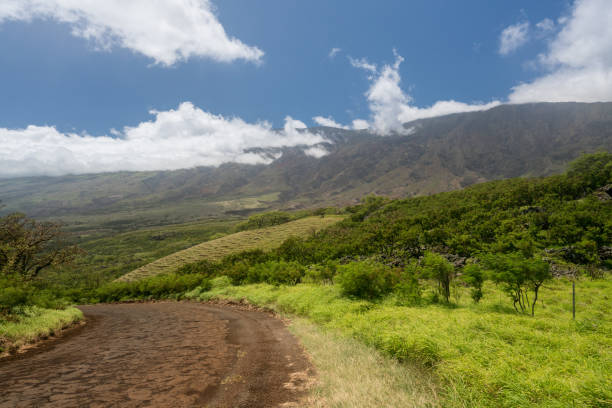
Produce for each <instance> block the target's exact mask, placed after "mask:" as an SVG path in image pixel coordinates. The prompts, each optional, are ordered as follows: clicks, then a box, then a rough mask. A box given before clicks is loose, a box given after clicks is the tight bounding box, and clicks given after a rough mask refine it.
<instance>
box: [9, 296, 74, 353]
mask: <svg viewBox="0 0 612 408" xmlns="http://www.w3.org/2000/svg"><path fill="white" fill-rule="evenodd" d="M81 319H83V313H82V312H81V311H80V310H79V309H77V308H76V307H68V308H66V309H63V310H56V309H42V308H39V307H36V306H30V307H26V308H24V309H22V310H21V311H20V313H18V314H15V315H12V316H11V320H0V355H1V354H3V353H5V352H7V351H10V350H14V349H18V348H20V347H22V346H24V345H26V344H30V343H34V342H36V341H38V340H40V339H43V338H46V337H49V336H52V335H53V334H55V333H57V332H59V331H60V330H62V329H64V328H66V327H68V326H70V325H71V324H73V323H76V322H78V321H80V320H81Z"/></svg>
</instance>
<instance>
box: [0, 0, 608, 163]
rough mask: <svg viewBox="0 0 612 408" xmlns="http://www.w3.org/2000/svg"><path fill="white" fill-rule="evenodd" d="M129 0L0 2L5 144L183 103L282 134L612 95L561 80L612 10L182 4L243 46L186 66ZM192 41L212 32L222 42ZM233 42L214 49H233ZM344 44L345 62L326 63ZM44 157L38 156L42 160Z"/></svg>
mask: <svg viewBox="0 0 612 408" xmlns="http://www.w3.org/2000/svg"><path fill="white" fill-rule="evenodd" d="M130 1H132V2H133V5H134V7H133V8H132V9H130V10H127V9H126V10H119V11H117V10H111V8H113V7H115V8H117V7H119V8H120V7H121V2H118V1H115V0H113V1H110V0H109V1H105V2H103V1H102V0H97V1H96V0H90V1H87V2H83V3H82V4H85V3H87V4H89V3H91V4H96V3H97V4H98V5H97V6H91V7H90V9H87V7H89V6H74V4H76V3H75V2H74V1H71V0H50V2H55V3H57V5H59V6H58V9H60V11H59V12H58V11H53V12H51V11H49V10H47V9H45V7H44V6H41V5H40V4H42V3H44V2H42V3H41V2H40V1H38V0H7V3H6V5H5V6H1V5H0V93H1V97H0V129H5V131H7V132H8V131H13V133H12V134H11V136H7V137H12V138H13V139H14V138H15V137H17V136H16V135H18V134H17V133H15V132H16V131H18V130H22V129H25V128H26V127H28V126H30V125H37V126H40V127H49V128H51V127H53V128H54V129H56V130H57V132H59V133H60V134H61V135H62V136H64V135H65V134H68V133H75V134H85V133H86V134H88V135H94V136H103V135H108V136H112V135H113V134H114V135H115V136H117V137H119V138H121V137H126V136H127V132H126V131H125V130H124V129H125V127H126V126H128V127H138V126H139V125H140V124H142V123H145V122H150V121H156V117H155V116H154V115H152V114H151V113H150V112H149V111H151V110H155V111H160V112H165V111H170V110H177V109H178V107H179V106H180V104H181V103H183V102H187V101H188V102H191V103H192V104H193V106H194V109H196V110H201V111H203V112H207V113H210V114H214V115H223V117H224V118H226V119H228V118H233V117H237V118H240V119H241V120H243V121H244V122H245V123H247V124H256V123H257V122H258V121H264V120H265V121H268V122H269V123H268V124H269V126H270V127H274V128H282V127H283V126H286V125H287V123H288V122H287V121H286V120H285V119H286V117H287V116H290V117H291V118H293V119H297V120H299V121H301V122H297V121H296V122H294V125H295V126H294V127H297V128H299V127H301V125H302V122H303V123H304V124H306V125H307V126H313V125H315V124H316V123H315V122H314V121H313V117H316V116H324V117H329V118H333V120H334V121H335V122H337V123H338V124H343V125H342V126H346V127H351V126H353V125H352V123H353V121H354V120H361V121H362V126H361V127H366V125H365V124H364V123H366V122H367V124H368V127H370V128H372V129H375V130H376V129H378V130H380V132H381V133H382V132H388V131H393V129H397V124H396V123H395V122H397V123H400V122H405V121H407V120H408V119H413V118H416V117H423V116H431V115H435V114H438V112H441V113H449V112H450V111H454V110H457V111H461V110H468V108H465V107H461V108H456V106H455V105H452V106H450V107H448V109H442V110H434V111H431V110H429V111H421V110H419V108H425V109H427V108H428V107H431V106H432V105H434V104H435V103H436V102H438V101H458V102H462V103H465V104H467V105H472V104H476V105H479V104H487V103H490V102H495V103H505V102H508V101H511V102H530V101H539V100H542V101H546V100H551V101H557V100H582V101H594V100H609V98H608V97H612V92H610V91H609V89H612V86H611V87H610V88H608V85H609V84H608V83H607V82H606V83H605V84H604V87H603V88H604V89H603V90H601V86H599V87H598V89H596V90H593V91H588V90H585V91H583V92H582V91H581V92H582V93H581V92H577V91H576V92H575V91H574V90H573V88H572V89H569V90H567V91H565V90H559V89H558V88H559V86H558V85H557V83H556V82H554V81H556V80H557V78H558V77H560V76H564V75H573V76H574V77H577V76H579V75H583V76H585V75H591V74H590V71H588V72H587V71H585V69H587V68H588V69H595V68H594V67H591V66H588V67H586V68H585V63H584V62H581V61H582V60H586V59H588V60H589V61H590V60H592V59H593V58H592V56H588V55H587V56H581V55H578V56H576V55H577V52H575V51H572V50H574V49H575V48H576V43H577V42H579V41H580V40H581V38H583V37H584V36H587V35H592V34H588V33H587V34H585V32H586V31H587V30H586V29H584V28H581V27H593V25H594V24H595V27H597V24H598V22H597V21H589V19H591V20H593V19H597V18H598V17H597V16H598V15H602V16H603V17H601V18H602V19H603V23H602V22H599V24H600V25H605V24H606V22H607V23H609V21H610V20H609V19H607V20H606V18H607V17H608V16H611V15H612V14H611V9H612V7H610V2H608V1H607V0H578V1H559V0H557V1H553V0H538V1H532V0H513V1H502V0H499V1H491V0H465V1H460V2H459V1H448V0H446V1H442V0H434V1H432V0H428V1H425V0H418V1H406V0H385V1H378V2H374V1H355V0H334V1H330V0H308V1H297V0H225V1H219V0H201V1H200V2H199V3H198V2H197V1H195V0H194V1H190V0H180V1H179V2H178V3H180V4H183V5H185V6H184V7H185V10H186V13H189V10H190V7H191V8H193V7H195V6H194V4H196V5H197V4H199V6H197V7H200V9H202V10H203V11H204V12H208V11H210V10H212V13H213V14H211V15H212V16H213V18H215V19H216V21H215V23H218V24H219V26H222V28H223V29H224V30H225V33H226V36H227V38H230V39H231V38H234V39H236V40H238V41H239V42H240V44H239V46H238V48H236V47H234V48H232V50H230V51H227V50H225V49H224V50H220V49H217V50H216V51H214V52H213V53H211V52H210V51H207V49H206V47H208V45H206V44H205V46H204V45H201V44H200V45H198V47H200V48H198V49H197V50H196V51H193V49H189V50H186V49H187V46H185V47H183V49H180V50H179V51H178V52H179V54H180V53H184V54H185V55H186V56H178V57H176V55H174V56H172V55H170V54H168V52H165V53H163V54H162V53H160V52H159V51H155V47H156V46H157V44H159V43H163V42H164V41H165V40H166V39H165V37H163V36H161V37H159V36H158V37H156V35H159V33H158V32H156V31H158V30H157V27H159V24H161V22H158V21H155V16H156V15H159V16H163V15H164V13H165V12H166V10H160V11H159V14H155V13H153V14H152V16H153V17H150V16H149V15H148V14H147V13H149V12H152V11H151V10H147V9H146V8H147V4H148V3H147V2H146V1H143V0H130ZM77 3H78V2H77ZM161 3H163V2H161ZM24 4H25V5H24ZM114 4H118V6H114ZM123 4H125V3H123ZM173 4H174V5H176V4H177V3H173ZM2 7H4V8H5V9H4V10H3V8H2ZM197 7H196V8H197ZM117 12H118V13H123V14H126V13H141V14H143V17H142V18H140V17H136V16H131V15H130V18H132V17H133V18H132V19H131V20H130V18H128V19H126V21H127V22H126V24H128V25H131V26H134V25H135V24H136V25H137V24H140V23H141V22H142V27H143V28H142V33H144V34H143V36H142V37H139V38H136V39H130V38H128V39H127V40H126V39H125V38H124V39H123V40H122V39H121V38H118V36H117V34H116V32H113V31H112V30H113V29H116V27H115V28H113V27H111V26H109V25H106V26H105V24H106V23H105V21H106V20H104V19H105V18H106V19H109V18H110V19H112V18H115V20H116V17H113V16H114V15H113V13H117ZM581 12H582V13H581ZM3 13H4V15H3ZM54 13H55V14H54ZM109 15H110V16H111V17H108V16H109ZM119 15H120V14H119ZM206 15H207V14H203V16H206ZM593 16H595V17H593ZM585 20H586V21H585ZM202 21H204V20H202ZM109 24H110V23H109ZM198 24H203V25H205V24H207V23H206V22H199V21H195V23H194V27H195V25H198ZM572 24H573V26H572ZM608 25H609V24H608ZM109 27H110V28H109ZM119 28H120V29H121V27H119ZM216 28H218V27H216ZM175 29H176V30H179V31H180V30H181V29H182V28H181V27H180V26H179V27H175ZM147 30H150V32H147ZM176 30H175V31H176ZM194 30H195V29H194ZM601 30H602V31H601V33H600V34H599V35H598V37H603V39H604V40H605V41H603V42H602V44H600V45H599V47H600V48H597V47H595V49H594V50H593V51H592V53H594V54H595V55H597V56H599V55H600V54H602V51H601V50H602V49H605V48H606V47H607V46H608V45H609V44H610V37H612V35H611V33H610V31H609V29H608V28H606V27H604V26H602V27H601ZM194 32H197V33H198V35H202V36H203V37H206V36H207V35H208V34H207V33H209V32H212V31H206V27H204V29H203V31H194ZM216 32H217V33H218V30H217V31H216ZM101 33H102V34H101ZM504 33H505V34H504ZM564 33H565V34H564ZM149 34H150V35H149ZM179 34H183V33H179ZM184 34H185V35H192V34H193V33H192V32H191V31H189V30H186V31H185V33H184ZM504 35H506V37H505V38H506V40H507V42H508V43H507V44H506V46H507V47H506V48H505V49H504V48H503V47H502V41H503V38H504ZM564 36H565V37H564ZM581 36H583V37H581ZM84 37H88V38H84ZM119 37H120V36H119ZM566 37H567V38H566ZM227 38H224V39H223V41H217V42H216V43H215V40H214V39H212V40H211V41H212V43H215V44H219V43H222V44H225V43H224V41H226V40H227ZM132 40H133V41H132ZM149 40H150V44H149V43H146V41H149ZM130 41H131V42H132V44H131V45H129V44H128V45H126V44H127V43H129V42H130ZM205 42H206V41H204V43H205ZM135 43H137V44H136V45H134V44H135ZM235 45H236V44H233V45H232V46H235ZM228 47H230V45H228ZM572 47H574V48H572ZM179 48H180V47H179ZM230 48H231V47H230ZM334 48H338V49H339V51H338V52H336V53H335V55H333V56H330V51H331V50H332V49H334ZM228 49H229V48H228ZM143 50H145V51H143ZM151 50H153V51H151ZM185 50H186V51H185ZM568 50H569V51H568ZM570 51H572V52H573V53H571V52H570ZM156 52H157V54H156ZM569 54H571V56H570V57H568V55H569ZM350 58H352V59H353V60H352V61H353V63H351V60H350ZM580 58H582V60H580ZM361 59H363V60H361ZM402 59H403V60H402ZM611 59H612V58H608V56H605V58H604V56H602V61H603V62H602V63H601V64H599V65H598V68H597V69H598V70H599V71H597V72H598V75H599V74H601V76H602V78H604V79H605V78H607V77H608V76H609V74H610V71H609V69H610V66H611V65H612V62H611V61H610V60H611ZM355 61H361V62H362V63H366V62H367V63H369V64H371V65H375V66H376V67H375V70H368V69H362V68H358V67H356V65H359V64H355ZM551 61H552V62H551ZM400 62H401V63H400ZM394 64H395V65H394ZM602 64H603V68H601V65H602ZM361 65H362V66H363V65H364V64H361ZM587 65H588V64H587ZM366 68H367V67H366ZM386 68H388V70H387V71H385V69H386ZM570 70H571V71H572V72H569V71H570ZM579 70H582V71H579ZM578 71H579V72H578ZM385 72H386V73H385ZM568 72H569V73H568ZM585 72H586V74H585ZM611 77H612V76H611ZM606 80H607V79H606ZM385 81H386V82H385ZM609 82H610V83H612V80H610V81H609ZM521 83H523V84H526V85H525V88H524V89H521V92H520V95H519V94H517V93H516V91H515V90H514V91H513V89H512V88H513V87H515V86H517V85H520V84H521ZM564 83H567V81H566V80H564ZM376 86H378V87H379V88H378V90H376V89H375V88H376ZM574 88H575V87H574ZM387 89H390V93H388V94H387V93H384V92H386V90H387ZM563 92H565V93H563ZM589 92H590V93H589ZM382 93H384V94H382ZM391 105H392V106H391ZM485 106H486V107H489V105H485ZM491 106H492V105H491ZM449 109H450V110H449ZM432 112H433V113H432ZM381 124H382V125H381ZM338 126H340V125H338ZM290 127H291V126H290ZM358 127H359V126H358ZM112 129H115V130H113V131H112V132H111V130H112ZM113 137H114V136H113ZM215 137H219V134H218V133H217V134H216V136H215ZM6 140H8V139H6ZM32 140H34V139H32ZM32 143H33V142H32ZM30 144H31V143H30ZM22 147H23V146H22ZM15 149H16V148H15ZM41 149H43V150H41ZM42 153H44V148H43V147H41V148H40V149H38V150H37V151H36V152H33V153H32V155H41V154H42ZM53 154H55V153H53ZM24 157H25V156H24ZM29 157H30V158H31V155H30V156H29ZM24 160H25V159H24ZM211 163H212V162H211ZM13 164H14V163H13ZM46 164H47V165H49V163H48V160H47V162H46ZM203 164H209V163H208V162H206V161H204V162H203ZM213 164H218V163H216V162H214V163H213ZM41 165H42V164H41ZM161 167H163V166H161ZM171 167H172V166H171ZM128 169H132V168H131V167H129V166H128ZM95 170H96V168H95V166H94V167H91V168H88V171H95ZM102 170H104V169H102ZM2 171H3V170H2V168H1V167H0V175H2ZM66 171H70V170H66ZM75 171H77V172H78V171H81V170H75ZM83 171H85V170H83ZM28 172H31V171H30V170H28V171H25V172H22V173H23V174H26V173H28ZM22 173H19V174H22ZM34 173H36V171H34ZM60 173H61V171H60ZM5 174H8V172H5Z"/></svg>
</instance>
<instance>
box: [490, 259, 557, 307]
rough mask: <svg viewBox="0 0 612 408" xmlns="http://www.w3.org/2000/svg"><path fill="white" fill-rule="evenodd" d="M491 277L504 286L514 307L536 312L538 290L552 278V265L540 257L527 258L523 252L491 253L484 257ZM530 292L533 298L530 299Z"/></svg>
mask: <svg viewBox="0 0 612 408" xmlns="http://www.w3.org/2000/svg"><path fill="white" fill-rule="evenodd" d="M482 261H483V264H484V265H485V267H486V268H487V269H488V270H489V272H490V276H491V279H492V280H493V281H494V282H496V283H499V284H501V285H502V286H503V288H504V290H505V292H506V293H507V294H508V296H510V298H511V299H512V302H513V305H514V309H515V310H516V311H517V312H518V311H519V309H520V311H522V312H526V311H527V310H528V309H529V308H531V315H532V316H533V315H534V313H535V305H536V302H537V301H538V292H539V290H540V287H541V286H542V284H543V283H544V282H546V281H547V280H549V279H552V275H551V273H550V265H549V264H548V262H545V261H543V260H540V259H533V258H531V259H525V258H524V257H523V256H522V255H521V254H504V255H502V254H490V255H485V256H484V257H483V259H482ZM530 293H532V298H531V299H530Z"/></svg>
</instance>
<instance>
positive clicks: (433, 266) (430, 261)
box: [423, 252, 455, 303]
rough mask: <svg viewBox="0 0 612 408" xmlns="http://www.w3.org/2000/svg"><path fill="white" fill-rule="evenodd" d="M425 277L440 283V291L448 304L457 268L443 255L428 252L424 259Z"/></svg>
mask: <svg viewBox="0 0 612 408" xmlns="http://www.w3.org/2000/svg"><path fill="white" fill-rule="evenodd" d="M423 276H424V277H427V278H430V279H433V280H435V281H437V282H438V291H439V293H440V295H441V296H443V297H444V299H445V300H446V303H448V301H449V298H450V288H451V281H452V280H453V278H454V277H455V267H454V266H453V264H451V263H450V262H448V261H447V260H446V258H444V257H443V256H442V255H438V254H436V253H433V252H427V253H426V254H425V257H424V258H423Z"/></svg>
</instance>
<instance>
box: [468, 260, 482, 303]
mask: <svg viewBox="0 0 612 408" xmlns="http://www.w3.org/2000/svg"><path fill="white" fill-rule="evenodd" d="M462 278H463V281H464V282H465V283H466V284H467V285H468V286H469V287H470V288H471V290H470V296H471V297H472V300H473V301H474V303H478V302H480V299H482V296H483V293H482V285H483V284H484V281H485V273H484V271H483V270H482V268H481V267H480V265H477V264H469V265H466V266H465V268H463V276H462Z"/></svg>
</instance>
